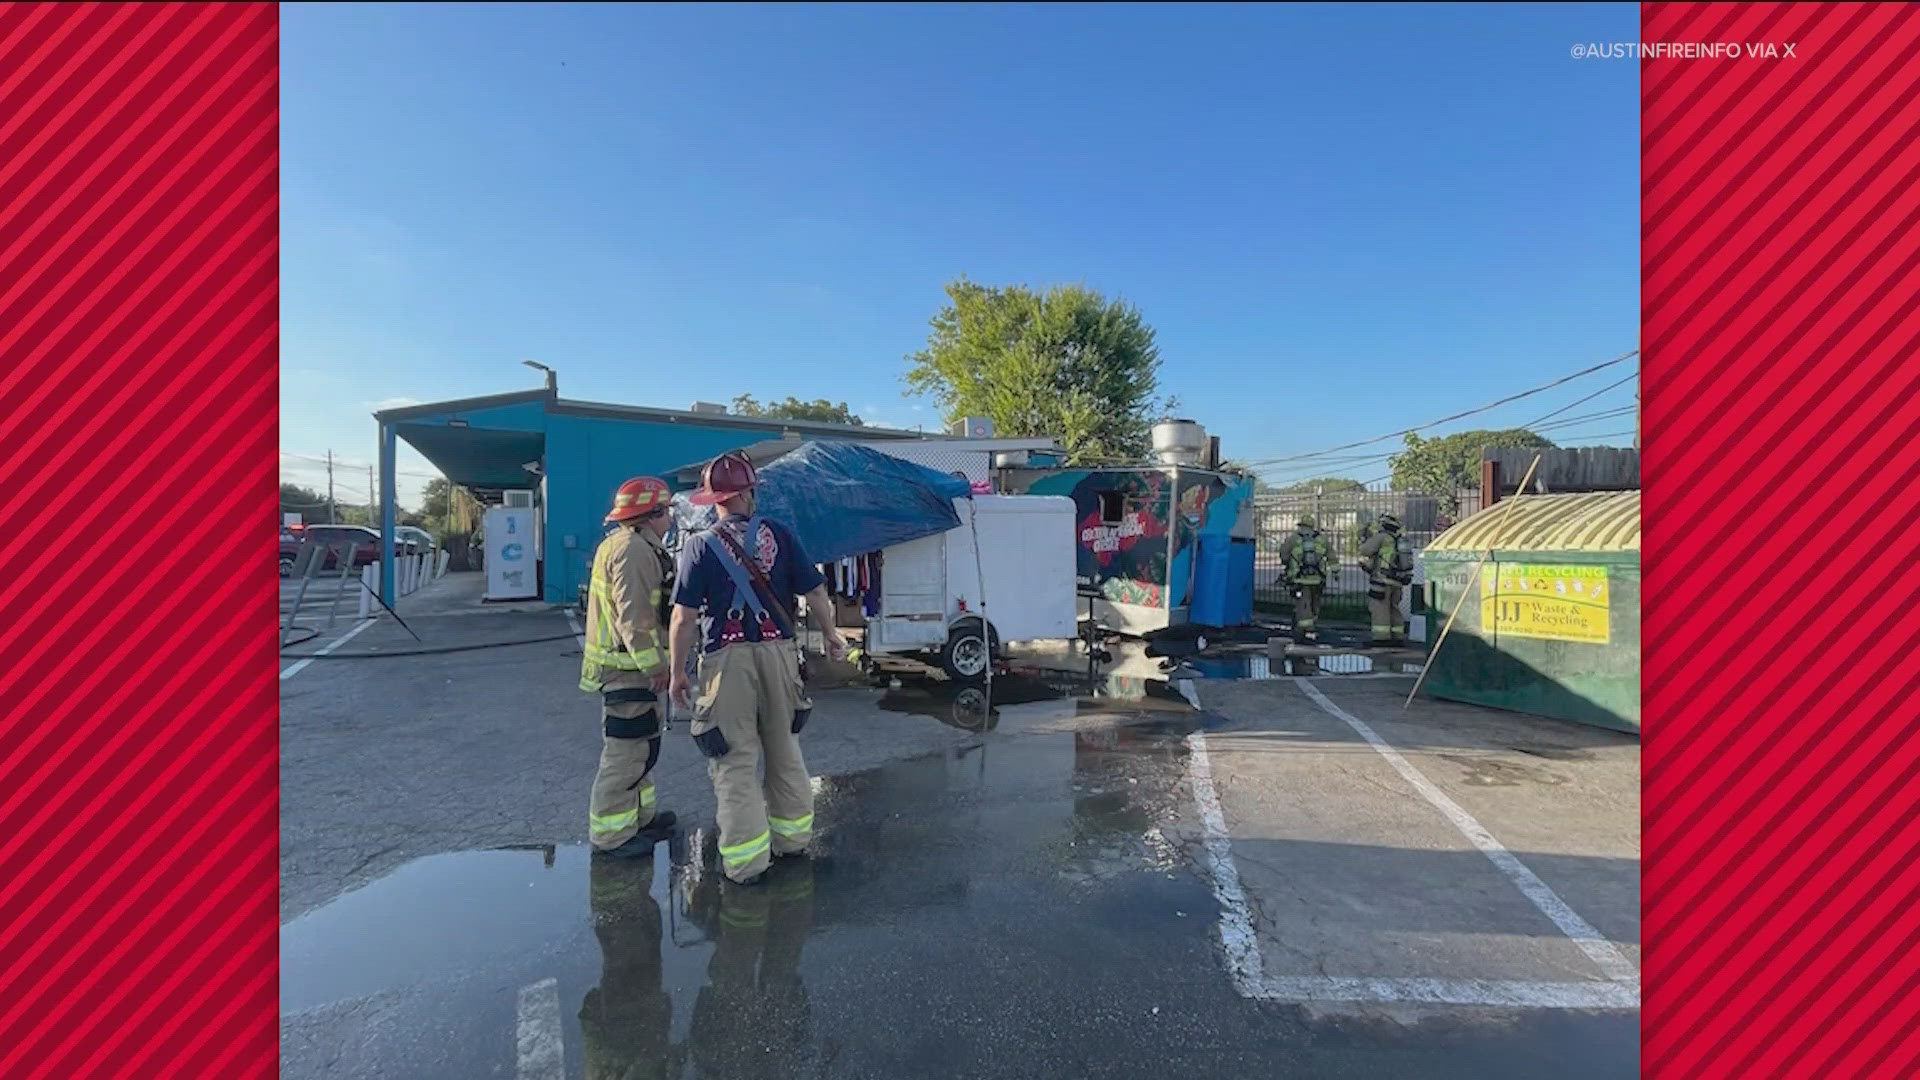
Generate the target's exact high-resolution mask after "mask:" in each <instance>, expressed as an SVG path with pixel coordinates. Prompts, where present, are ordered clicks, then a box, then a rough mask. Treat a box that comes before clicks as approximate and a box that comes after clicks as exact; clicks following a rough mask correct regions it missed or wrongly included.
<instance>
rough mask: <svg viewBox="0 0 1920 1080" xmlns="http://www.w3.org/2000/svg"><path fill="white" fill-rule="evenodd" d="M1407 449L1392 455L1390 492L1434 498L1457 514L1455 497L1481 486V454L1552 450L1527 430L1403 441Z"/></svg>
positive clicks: (1415, 437) (1549, 443) (1411, 437)
mask: <svg viewBox="0 0 1920 1080" xmlns="http://www.w3.org/2000/svg"><path fill="white" fill-rule="evenodd" d="M1406 443H1407V447H1406V449H1405V450H1402V451H1401V452H1400V453H1398V454H1395V455H1394V456H1393V458H1392V461H1391V464H1392V466H1393V489H1394V490H1395V491H1411V492H1418V493H1420V494H1423V495H1433V496H1435V497H1437V498H1439V499H1441V500H1442V501H1444V502H1445V503H1446V504H1447V507H1448V509H1449V512H1451V513H1458V512H1459V510H1460V506H1459V499H1458V497H1457V496H1458V493H1459V491H1460V490H1461V489H1462V488H1471V487H1475V486H1477V485H1478V484H1479V483H1480V460H1481V451H1483V450H1485V449H1486V448H1487V447H1490V446H1492V447H1521V448H1535V447H1538V448H1543V449H1546V448H1551V447H1552V446H1553V441H1552V440H1551V439H1548V438H1547V437H1545V436H1543V435H1538V434H1535V433H1534V432H1531V431H1528V430H1527V429H1526V428H1507V429H1505V430H1501V431H1463V432H1460V433H1459V434H1457V435H1443V436H1441V437H1440V438H1437V439H1423V438H1421V437H1420V436H1418V435H1408V436H1407V437H1406Z"/></svg>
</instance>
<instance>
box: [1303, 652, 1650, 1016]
mask: <svg viewBox="0 0 1920 1080" xmlns="http://www.w3.org/2000/svg"><path fill="white" fill-rule="evenodd" d="M1300 689H1301V690H1304V691H1305V692H1306V695H1307V696H1308V697H1310V698H1312V699H1313V703H1314V704H1316V705H1318V706H1320V708H1321V709H1322V710H1324V711H1326V712H1327V713H1329V714H1331V715H1332V716H1335V717H1338V718H1339V719H1341V720H1344V721H1345V722H1346V724H1347V726H1348V727H1351V728H1352V729H1353V730H1354V731H1355V732H1357V733H1359V735H1360V737H1361V738H1363V739H1365V740H1367V745H1369V746H1371V747H1373V748H1374V749H1375V750H1377V751H1379V753H1380V756H1381V757H1384V758H1386V759H1387V764H1389V765H1392V766H1393V769H1394V771H1395V772H1397V773H1399V774H1400V775H1401V776H1402V777H1404V778H1406V781H1407V783H1409V784H1412V785H1413V787H1414V790H1416V791H1418V792H1419V793H1420V794H1421V795H1423V796H1425V797H1426V800H1427V801H1428V802H1430V803H1432V804H1433V805H1434V806H1435V808H1437V809H1438V810H1439V811H1440V812H1441V813H1442V814H1445V815H1446V817H1447V820H1448V821H1451V822H1453V827H1454V828H1456V829H1459V830H1460V833H1461V835H1463V836H1465V837H1466V838H1467V840H1468V841H1469V842H1471V843H1472V844H1473V846H1474V847H1477V848H1479V849H1480V853H1481V854H1482V855H1485V856H1486V857H1487V859H1488V861H1490V862H1492V863H1493V865H1494V866H1496V867H1498V868H1499V869H1500V872H1501V873H1503V874H1505V875H1507V878H1508V879H1509V880H1511V881H1512V882H1513V884H1514V886H1515V887H1517V888H1518V889H1519V890H1520V892H1521V893H1522V894H1524V895H1525V896H1526V898H1527V899H1529V900H1531V901H1533V906H1534V907H1537V908H1539V909H1540V913H1541V914H1543V915H1545V916H1546V917H1547V918H1549V919H1552V920H1553V924H1554V925H1555V926H1558V927H1559V928H1560V932H1561V933H1563V934H1565V935H1567V937H1568V938H1569V939H1570V940H1571V941H1572V942H1573V943H1574V944H1575V945H1578V946H1579V947H1580V951H1581V952H1583V953H1586V954H1587V958H1588V959H1590V960H1592V961H1593V962H1594V964H1596V965H1597V966H1598V967H1599V968H1600V970H1601V971H1602V972H1605V973H1606V976H1607V978H1609V979H1612V980H1614V981H1615V982H1620V983H1631V982H1635V981H1637V980H1638V979H1639V977H1640V973H1639V971H1637V970H1635V968H1634V966H1633V962H1632V961H1631V960H1628V959H1627V957H1626V954H1625V953H1622V952H1621V951H1620V950H1619V949H1617V948H1615V947H1614V944H1613V942H1611V941H1608V940H1607V939H1606V937H1605V936H1603V935H1602V934H1601V933H1600V931H1598V930H1596V929H1594V927H1593V924H1591V923H1589V922H1587V920H1585V919H1583V918H1581V917H1580V916H1579V915H1578V914H1576V913H1575V912H1574V910H1573V909H1572V908H1570V907H1568V906H1567V902H1566V901H1565V900H1562V899H1560V894H1558V893H1556V892H1554V891H1553V890H1552V889H1551V888H1549V887H1548V886H1547V883H1546V882H1544V881H1541V880H1540V877H1539V875H1537V874H1535V873H1534V872H1533V871H1532V870H1529V869H1527V866H1526V864H1525V863H1522V862H1521V861H1520V860H1519V859H1517V858H1514V855H1513V853H1512V852H1511V851H1508V850H1507V849H1506V846H1505V845H1503V844H1501V843H1500V841H1498V840H1496V839H1494V836H1493V834H1492V833H1490V832H1488V831H1487V830H1486V827H1485V826H1483V825H1481V824H1480V823H1479V822H1478V821H1476V820H1474V817H1473V815H1472V814H1469V813H1467V812H1466V811H1465V810H1462V809H1461V808H1460V804H1458V803H1456V802H1454V801H1453V800H1452V799H1449V798H1447V794H1446V792H1444V791H1441V790H1440V789H1439V788H1438V787H1436V786H1434V783H1433V781H1431V780H1428V779H1427V778H1426V777H1425V776H1423V775H1421V774H1420V770H1418V769H1416V768H1414V767H1413V766H1412V765H1411V764H1409V763H1408V762H1407V759H1406V758H1403V757H1401V756H1400V754H1399V752H1398V751H1396V750H1395V749H1394V748H1393V747H1391V746H1388V745H1387V743H1386V740H1384V739H1382V738H1381V737H1380V736H1378V735H1376V734H1374V732H1373V729H1372V728H1370V727H1368V726H1367V725H1366V724H1364V723H1362V722H1361V721H1360V720H1358V719H1356V718H1355V717H1353V716H1351V715H1349V714H1348V713H1347V711H1346V710H1345V709H1342V708H1341V707H1340V706H1338V705H1335V704H1334V703H1333V702H1332V701H1331V700H1329V699H1328V697H1327V695H1325V694H1323V693H1321V692H1320V690H1319V688H1318V687H1316V686H1314V685H1313V684H1312V683H1310V682H1302V683H1301V684H1300Z"/></svg>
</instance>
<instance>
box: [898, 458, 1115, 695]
mask: <svg viewBox="0 0 1920 1080" xmlns="http://www.w3.org/2000/svg"><path fill="white" fill-rule="evenodd" d="M953 503H954V509H955V510H957V511H958V512H959V514H960V524H959V525H958V526H957V527H955V528H952V529H949V530H947V531H946V532H944V533H939V534H937V535H934V536H925V537H921V538H920V539H918V540H913V541H909V542H908V543H905V544H896V545H894V546H893V547H890V548H887V549H885V550H884V551H883V552H881V556H882V558H881V563H880V610H879V613H878V614H876V615H874V616H871V617H869V618H868V619H867V640H866V651H867V653H868V654H869V655H870V656H886V655H899V654H918V655H922V656H928V657H931V658H935V659H937V662H938V663H939V665H940V667H941V668H942V669H944V670H945V671H946V673H947V676H948V677H949V678H952V679H955V680H957V681H962V682H974V681H978V680H980V679H982V678H984V677H985V676H986V674H987V668H988V665H989V664H990V663H991V658H992V656H993V655H995V654H997V653H998V652H999V650H1000V648H1001V643H1002V642H1008V641H1047V640H1062V639H1068V638H1072V637H1074V636H1075V635H1076V633H1077V628H1078V622H1079V607H1078V594H1077V591H1076V585H1075V575H1076V574H1077V573H1078V572H1079V569H1078V567H1079V562H1078V559H1079V547H1078V539H1077V537H1076V535H1075V530H1076V525H1077V521H1078V519H1077V514H1076V511H1075V509H1074V502H1073V500H1072V499H1070V498H1067V497H1066V496H1060V495H975V496H974V497H972V498H970V499H955V500H954V501H953ZM975 537H978V539H979V545H978V550H977V551H976V549H975V542H974V541H975ZM983 586H984V587H983ZM983 610H984V612H985V624H984V625H983V624H982V619H981V613H982V611H983Z"/></svg>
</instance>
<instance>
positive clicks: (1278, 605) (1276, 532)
mask: <svg viewBox="0 0 1920 1080" xmlns="http://www.w3.org/2000/svg"><path fill="white" fill-rule="evenodd" d="M1479 502H1480V493H1479V491H1477V490H1474V491H1461V492H1458V493H1456V494H1455V495H1454V497H1453V499H1452V500H1448V499H1445V498H1441V497H1436V496H1432V495H1419V494H1412V493H1409V492H1404V491H1390V490H1387V489H1386V488H1385V487H1384V485H1383V486H1381V487H1379V488H1369V489H1361V488H1347V489H1343V490H1339V491H1326V490H1320V491H1294V492H1286V493H1284V494H1265V495H1260V496H1257V497H1256V498H1255V499H1254V502H1253V514H1254V535H1255V537H1256V541H1255V545H1256V546H1255V549H1254V567H1253V599H1254V607H1255V608H1256V609H1257V610H1259V611H1263V612H1266V613H1269V614H1291V613H1292V611H1293V595H1292V593H1291V592H1290V591H1289V590H1288V588H1287V587H1286V586H1285V585H1284V584H1283V583H1282V581H1281V560H1280V548H1281V545H1282V544H1283V543H1284V542H1285V541H1286V539H1287V537H1288V536H1290V535H1292V533H1293V531H1294V525H1295V523H1296V522H1297V521H1299V519H1300V518H1302V517H1311V518H1313V519H1314V521H1315V522H1317V523H1318V524H1319V527H1320V534H1321V535H1322V536H1323V537H1325V538H1326V540H1327V542H1328V544H1329V546H1331V547H1332V548H1333V553H1334V558H1335V561H1336V562H1337V563H1338V564H1339V570H1338V572H1337V573H1335V574H1334V575H1333V576H1332V580H1331V581H1329V582H1328V584H1327V587H1326V591H1325V593H1324V595H1323V599H1322V602H1321V611H1320V617H1321V619H1322V620H1323V621H1325V622H1331V623H1344V624H1348V625H1365V624H1366V622H1367V575H1366V573H1365V572H1364V571H1363V570H1361V568H1360V544H1361V540H1362V537H1363V535H1364V534H1365V532H1366V530H1368V528H1369V527H1370V526H1372V525H1373V523H1374V522H1375V521H1377V520H1378V519H1379V517H1380V515H1381V514H1393V515H1395V516H1397V517H1398V518H1399V519H1400V526H1401V532H1400V536H1401V539H1403V540H1404V541H1406V542H1408V543H1410V544H1412V545H1413V550H1414V552H1415V553H1416V555H1417V554H1418V552H1419V551H1420V550H1421V549H1422V548H1425V547H1426V546H1427V544H1429V543H1431V542H1432V541H1433V538H1434V537H1436V536H1438V535H1440V533H1441V532H1443V531H1445V530H1446V528H1447V527H1448V526H1450V525H1452V524H1453V522H1455V521H1457V520H1459V519H1460V518H1463V517H1465V516H1466V515H1468V514H1471V513H1473V512H1474V511H1475V510H1477V509H1479ZM1414 567H1415V570H1414V583H1415V585H1416V586H1418V585H1420V584H1422V583H1424V581H1425V577H1424V575H1422V573H1421V571H1420V569H1419V567H1420V563H1419V560H1418V559H1417V558H1416V559H1415V560H1414ZM1420 591H1421V590H1420V589H1419V588H1417V587H1416V588H1414V589H1410V590H1408V593H1409V596H1408V604H1409V605H1410V606H1411V605H1415V604H1417V603H1418V596H1419V593H1420ZM1413 610H1418V609H1417V607H1416V608H1413Z"/></svg>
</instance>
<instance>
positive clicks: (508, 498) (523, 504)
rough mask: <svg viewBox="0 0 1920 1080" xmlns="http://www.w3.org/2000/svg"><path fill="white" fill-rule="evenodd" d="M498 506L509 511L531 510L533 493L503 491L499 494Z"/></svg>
mask: <svg viewBox="0 0 1920 1080" xmlns="http://www.w3.org/2000/svg"><path fill="white" fill-rule="evenodd" d="M500 505H501V506H504V507H506V508H507V509H509V510H531V509H533V492H531V491H503V492H501V493H500Z"/></svg>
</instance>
